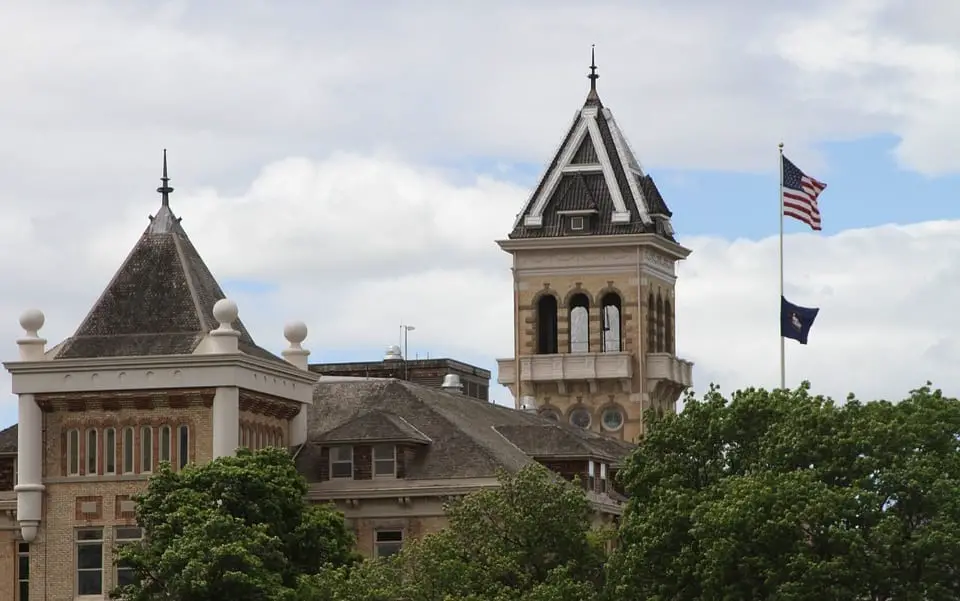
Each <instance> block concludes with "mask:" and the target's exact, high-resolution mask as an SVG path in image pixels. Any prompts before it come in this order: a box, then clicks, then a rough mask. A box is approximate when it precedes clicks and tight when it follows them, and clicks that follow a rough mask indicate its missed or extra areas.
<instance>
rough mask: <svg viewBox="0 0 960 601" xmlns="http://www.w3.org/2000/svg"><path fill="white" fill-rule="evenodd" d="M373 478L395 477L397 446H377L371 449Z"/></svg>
mask: <svg viewBox="0 0 960 601" xmlns="http://www.w3.org/2000/svg"><path fill="white" fill-rule="evenodd" d="M373 477H374V478H396V477H397V446H396V445H392V444H378V445H376V446H374V447H373Z"/></svg>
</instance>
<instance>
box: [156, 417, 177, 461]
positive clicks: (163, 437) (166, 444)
mask: <svg viewBox="0 0 960 601" xmlns="http://www.w3.org/2000/svg"><path fill="white" fill-rule="evenodd" d="M171 456H173V434H172V432H171V430H170V426H160V456H159V457H158V458H157V459H158V461H166V462H167V463H170V457H171Z"/></svg>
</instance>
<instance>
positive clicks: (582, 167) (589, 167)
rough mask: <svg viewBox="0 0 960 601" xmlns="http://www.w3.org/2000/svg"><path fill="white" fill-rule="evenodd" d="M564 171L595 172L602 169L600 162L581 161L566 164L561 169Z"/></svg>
mask: <svg viewBox="0 0 960 601" xmlns="http://www.w3.org/2000/svg"><path fill="white" fill-rule="evenodd" d="M561 171H563V172H564V173H596V172H598V171H601V172H602V171H603V165H601V164H600V163H583V164H578V165H567V166H566V167H564V168H563V169H561Z"/></svg>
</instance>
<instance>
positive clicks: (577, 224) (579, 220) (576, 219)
mask: <svg viewBox="0 0 960 601" xmlns="http://www.w3.org/2000/svg"><path fill="white" fill-rule="evenodd" d="M583 227H584V219H583V217H582V216H580V215H575V216H573V217H571V218H570V229H571V230H573V231H575V232H579V231H582V230H583Z"/></svg>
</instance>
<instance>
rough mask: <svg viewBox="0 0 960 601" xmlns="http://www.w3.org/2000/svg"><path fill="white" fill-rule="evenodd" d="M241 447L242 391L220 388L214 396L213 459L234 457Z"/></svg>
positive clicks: (225, 387) (234, 387)
mask: <svg viewBox="0 0 960 601" xmlns="http://www.w3.org/2000/svg"><path fill="white" fill-rule="evenodd" d="M238 446H240V389H239V388H237V387H236V386H220V387H218V388H217V391H216V393H215V394H214V395H213V458H214V459H216V458H217V457H225V456H232V455H234V454H235V453H236V452H237V447H238Z"/></svg>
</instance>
